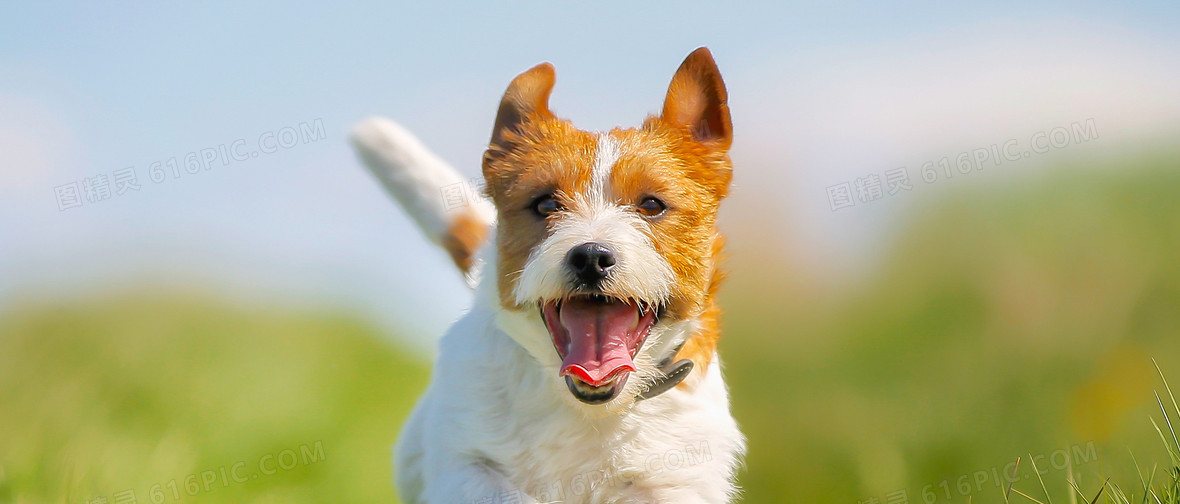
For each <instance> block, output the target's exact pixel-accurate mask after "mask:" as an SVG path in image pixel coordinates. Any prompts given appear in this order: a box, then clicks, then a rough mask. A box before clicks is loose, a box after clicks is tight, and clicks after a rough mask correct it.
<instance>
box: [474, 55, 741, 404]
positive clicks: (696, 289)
mask: <svg viewBox="0 0 1180 504" xmlns="http://www.w3.org/2000/svg"><path fill="white" fill-rule="evenodd" d="M553 83H554V71H553V67H552V65H549V64H548V63H543V64H541V65H537V66H536V67H534V68H532V69H531V70H529V71H527V72H525V73H523V74H521V75H519V76H518V77H516V79H514V80H513V81H512V83H511V84H510V85H509V86H508V90H507V92H506V93H505V94H504V98H503V100H502V102H501V104H500V109H499V113H498V115H497V117H496V124H495V128H494V129H493V133H492V140H491V144H490V146H489V148H488V150H487V152H486V153H485V154H484V159H483V173H484V177H485V179H486V181H487V187H488V193H489V195H490V196H491V198H492V201H493V202H494V204H495V206H496V209H497V213H498V230H497V243H496V248H497V250H496V252H497V254H496V257H497V262H498V264H497V267H496V270H497V271H498V274H499V278H498V279H495V280H496V281H497V282H498V285H497V286H498V292H499V303H500V306H501V308H502V309H503V310H506V311H511V312H515V313H518V314H521V315H524V316H525V317H527V319H528V320H529V321H530V322H529V323H533V324H543V326H544V328H545V331H544V332H541V331H529V332H531V333H534V334H545V333H547V334H548V339H549V340H550V341H548V342H545V345H548V346H549V347H550V348H552V349H553V350H551V352H553V353H551V354H550V355H549V356H550V357H552V362H554V363H556V362H558V361H560V365H559V366H558V367H559V371H558V375H559V377H558V379H564V380H565V381H566V384H567V386H568V387H569V390H570V392H571V393H572V394H573V395H574V397H576V398H578V399H579V400H581V401H582V402H585V403H590V404H598V403H605V402H608V401H610V400H612V399H614V398H615V397H616V396H618V395H619V394H620V393H621V392H622V391H623V389H624V386H625V384H626V383H627V378H628V376H629V375H630V374H631V373H634V372H636V371H639V370H640V369H639V368H640V367H642V366H644V365H647V366H653V365H654V364H652V363H658V362H659V360H660V359H663V358H665V357H668V355H654V354H653V353H654V352H657V351H662V352H671V351H673V350H674V348H675V345H676V344H678V343H680V342H679V341H663V342H661V344H660V345H658V348H655V347H657V345H653V344H650V343H652V342H649V341H647V340H649V339H653V340H654V339H658V338H659V337H660V335H661V334H670V333H672V332H677V333H678V334H680V335H681V336H677V337H681V338H683V336H684V332H685V331H684V330H683V328H685V327H691V326H693V325H694V322H695V321H696V320H697V318H698V317H700V316H701V314H702V312H703V311H704V310H705V309H706V307H707V305H708V304H709V301H710V300H709V296H710V295H711V289H710V283H711V281H712V278H713V274H714V262H715V260H716V257H715V254H716V252H715V250H716V249H717V248H718V247H716V246H715V245H718V244H717V243H716V242H717V241H718V240H719V237H718V234H717V229H716V225H715V223H716V217H717V210H718V206H719V204H720V202H721V200H722V198H724V197H725V195H726V192H727V191H728V187H729V182H730V178H731V174H732V167H731V164H730V161H729V156H728V154H727V152H728V149H729V146H730V142H731V126H730V118H729V108H728V106H727V105H726V92H725V84H724V83H723V82H722V80H721V74H720V73H719V72H718V70H717V66H716V64H715V63H714V62H713V58H712V56H711V55H710V54H709V51H708V50H707V49H705V48H701V49H698V50H696V51H694V52H693V53H692V54H690V55H689V56H688V58H687V59H685V61H684V63H683V64H682V65H681V66H680V68H679V70H677V71H676V74H675V75H674V76H673V78H672V83H671V85H670V86H669V88H668V94H667V97H666V99H665V101H664V106H663V110H662V112H661V113H660V115H658V116H651V117H649V118H647V120H646V121H644V123H643V125H642V126H641V127H639V128H632V129H618V128H616V129H614V130H611V131H609V132H606V133H590V132H586V131H582V130H579V129H577V128H575V127H574V126H573V125H572V124H571V123H570V122H569V121H567V120H564V119H559V118H558V117H556V116H554V115H553V113H551V112H550V110H549V106H548V100H549V94H550V91H551V90H552V89H553ZM671 327H679V328H681V330H679V331H669V328H671ZM514 337H516V336H514ZM522 343H525V344H526V345H525V346H526V347H530V346H531V347H533V348H537V343H538V342H522ZM645 343H648V344H647V345H645ZM637 362H639V363H640V364H637ZM631 390H635V388H634V387H632V389H631Z"/></svg>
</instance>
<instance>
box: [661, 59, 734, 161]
mask: <svg viewBox="0 0 1180 504" xmlns="http://www.w3.org/2000/svg"><path fill="white" fill-rule="evenodd" d="M727 99H728V95H727V94H726V92H725V82H724V81H722V80H721V71H719V70H717V63H715V62H714V61H713V55H712V54H710V53H709V49H707V48H704V47H701V48H699V49H697V50H695V51H693V52H692V54H689V55H688V57H687V58H685V59H684V63H681V64H680V68H679V69H678V70H676V75H674V76H672V83H671V84H670V85H668V96H667V97H666V98H664V111H663V113H661V114H660V119H662V120H664V121H665V122H667V123H669V124H671V125H673V126H676V127H678V128H683V129H686V130H687V131H688V132H689V133H690V134H691V135H692V138H693V139H694V140H696V141H697V142H699V143H701V144H703V145H705V146H708V147H710V148H713V149H716V150H719V151H725V150H728V149H729V145H730V143H731V142H732V141H733V130H732V125H731V124H730V120H729V105H727V104H726V100H727Z"/></svg>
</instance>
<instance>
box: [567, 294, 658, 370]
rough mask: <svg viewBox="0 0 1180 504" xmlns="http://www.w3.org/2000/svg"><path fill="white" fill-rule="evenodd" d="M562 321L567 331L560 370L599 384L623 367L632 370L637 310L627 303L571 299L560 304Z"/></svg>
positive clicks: (637, 324) (633, 367) (637, 320)
mask: <svg viewBox="0 0 1180 504" xmlns="http://www.w3.org/2000/svg"><path fill="white" fill-rule="evenodd" d="M561 325H562V327H565V330H566V331H567V332H568V333H569V340H570V342H569V353H568V354H566V356H565V360H563V361H562V362H561V374H562V375H567V374H568V375H573V376H575V377H577V378H579V379H581V380H582V381H584V382H586V383H589V384H590V385H594V386H599V385H602V384H604V383H606V382H607V381H609V380H610V379H611V378H612V377H614V376H615V375H616V374H617V373H619V372H620V371H622V370H627V371H635V362H634V361H633V360H631V347H633V346H635V345H636V344H637V343H638V341H637V339H638V336H639V335H637V334H635V333H636V332H637V331H636V328H637V327H638V326H639V313H638V312H637V311H636V309H635V306H633V305H631V304H629V303H595V302H592V301H588V300H581V299H571V300H568V301H566V302H565V304H563V305H562V306H561Z"/></svg>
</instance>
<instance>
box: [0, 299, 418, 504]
mask: <svg viewBox="0 0 1180 504" xmlns="http://www.w3.org/2000/svg"><path fill="white" fill-rule="evenodd" d="M0 335H3V336H2V337H0V502H12V503H48V502H70V503H74V502H90V501H91V500H93V499H96V498H100V497H101V498H106V499H107V500H108V501H109V502H112V503H113V502H116V500H115V495H114V494H116V493H118V492H123V491H126V490H132V491H133V492H134V495H135V497H136V499H137V501H138V502H140V503H144V502H156V503H158V502H190V501H191V502H234V503H245V502H393V501H396V499H395V498H394V495H393V486H392V482H391V476H390V475H391V451H390V447H391V445H392V444H393V440H394V438H395V436H396V433H397V429H398V425H399V423H400V422H401V420H402V419H403V418H404V417H405V416H406V414H407V413H408V410H409V408H410V407H411V405H412V400H413V399H414V396H415V395H416V394H417V393H418V391H419V390H421V388H422V387H423V386H424V383H425V379H426V376H427V371H426V366H425V365H424V364H423V363H422V362H419V361H417V360H414V359H408V358H405V357H402V356H400V355H398V354H397V353H396V352H394V351H393V350H391V348H390V346H389V345H388V344H386V342H385V341H383V338H381V337H380V336H379V335H378V334H377V332H376V331H375V330H374V329H373V328H371V327H368V326H366V325H363V324H360V323H358V322H357V321H356V320H355V319H353V318H350V317H347V316H343V315H340V314H334V313H328V312H324V313H316V312H309V311H306V310H298V311H297V310H294V309H292V310H273V309H261V308H258V309H243V308H238V307H234V306H231V305H229V304H227V303H224V302H218V301H215V300H212V299H210V298H208V297H205V296H195V295H188V294H179V293H177V292H172V291H163V292H161V291H151V292H145V293H140V294H128V295H123V296H119V297H115V298H111V299H100V300H89V301H73V302H66V303H55V304H37V305H30V306H24V307H20V308H18V309H16V310H15V311H13V312H11V313H8V314H7V315H6V316H5V317H4V318H3V320H2V321H0ZM288 451H290V454H288V453H287V452H288ZM305 452H306V455H305ZM268 456H269V457H271V458H267V457H268ZM239 462H240V463H241V464H238V463H239ZM280 463H281V464H280ZM235 464H238V465H237V467H236V468H235ZM222 468H225V470H226V471H227V472H226V474H225V477H223V476H222V474H221V471H222ZM267 473H273V474H267ZM210 478H213V481H211V482H207V481H206V480H207V479H210ZM237 480H244V481H240V482H239V481H237ZM227 483H228V485H227ZM178 496H179V499H177V497H178Z"/></svg>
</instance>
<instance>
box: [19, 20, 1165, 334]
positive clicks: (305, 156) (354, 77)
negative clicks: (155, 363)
mask: <svg viewBox="0 0 1180 504" xmlns="http://www.w3.org/2000/svg"><path fill="white" fill-rule="evenodd" d="M1178 27H1180V4H1177V3H1176V2H1153V3H1142V4H1134V5H1102V4H1100V3H1097V2H1085V3H1069V4H1067V3H1045V4H1038V5H1027V4H1026V3H1024V2H1001V3H989V4H987V5H953V6H952V5H949V4H947V3H906V4H894V5H885V4H879V3H875V2H864V3H835V4H831V3H825V4H807V5H801V4H790V3H772V4H767V5H750V4H746V5H742V6H736V5H735V6H728V5H725V4H722V3H718V2H709V3H704V2H688V3H684V2H680V3H671V2H661V3H646V2H645V3H636V5H628V4H623V3H619V4H603V3H601V2H595V3H589V2H582V3H570V2H563V3H520V2H515V3H507V4H502V5H481V4H456V5H441V4H432V3H429V2H420V3H415V4H412V5H399V4H396V3H385V2H382V3H362V4H356V5H350V6H333V7H323V6H313V5H291V4H284V3H278V2H268V3H250V4H247V5H243V4H240V3H231V2H225V3H219V2H207V3H202V4H200V5H196V4H191V5H157V4H140V5H117V6H103V5H99V4H95V3H78V4H62V3H26V4H18V5H10V6H6V7H4V8H3V13H2V15H0V305H3V304H9V303H14V302H19V301H21V300H22V299H25V298H27V297H30V296H41V297H58V296H67V295H73V294H76V293H79V292H94V291H95V290H102V289H110V288H117V287H119V286H122V285H134V284H139V283H143V282H164V283H180V284H190V285H195V286H200V288H203V289H206V290H211V291H215V292H217V293H219V294H223V295H228V296H231V297H238V298H241V299H245V300H257V299H267V298H268V297H275V298H283V299H287V300H291V301H294V302H303V301H306V302H309V303H321V302H331V303H336V304H340V305H343V306H347V307H350V308H354V309H358V310H361V311H364V312H365V313H368V314H371V315H373V316H375V317H377V318H378V319H381V320H382V321H384V322H389V323H395V322H406V323H409V324H411V325H412V326H414V327H417V328H420V329H423V333H424V334H430V333H435V332H437V331H439V330H441V329H442V328H443V327H445V325H446V324H447V322H448V321H449V320H451V319H453V318H454V317H455V316H457V315H458V314H459V313H460V312H461V310H462V309H463V307H464V306H465V305H466V304H467V299H468V297H467V294H466V292H465V289H464V287H463V286H462V283H461V282H460V280H459V278H458V276H457V275H456V274H454V273H453V272H451V271H450V266H449V265H448V264H447V261H446V259H445V257H444V256H443V255H442V254H441V253H439V252H437V251H436V250H434V249H433V248H431V247H430V246H429V245H427V244H426V243H425V240H423V239H422V238H421V237H420V236H418V234H417V231H416V230H414V229H413V228H412V226H411V225H410V223H409V221H408V220H407V219H405V218H404V217H403V216H402V215H401V214H400V211H399V210H398V209H397V208H396V207H394V206H393V204H392V203H391V202H390V201H389V200H388V199H387V198H386V197H385V196H384V194H383V193H382V192H381V191H380V189H379V188H378V187H377V185H376V184H375V182H374V181H373V180H371V179H370V177H369V175H368V174H367V173H366V172H364V171H363V169H362V168H361V167H360V165H359V164H358V163H357V162H356V160H355V158H354V156H353V154H352V153H351V151H350V150H349V148H348V146H347V144H346V142H345V136H346V133H347V131H348V129H349V127H350V126H351V125H352V124H353V123H355V122H356V121H357V120H360V119H361V118H364V117H366V116H369V115H373V114H381V115H386V116H389V117H392V118H394V119H396V120H398V121H399V122H401V123H403V124H404V125H406V126H407V127H409V128H411V129H412V130H413V131H415V132H416V133H417V134H418V135H419V136H420V137H421V138H422V139H423V141H424V142H426V144H427V145H429V146H431V147H432V148H433V149H435V150H436V151H437V152H438V153H439V154H440V155H441V156H442V157H443V158H445V159H447V160H449V161H451V162H452V163H454V164H455V165H456V167H457V168H459V169H460V170H461V171H463V172H464V173H466V174H469V175H470V176H475V175H477V171H478V166H477V163H478V160H479V155H480V152H481V151H482V149H483V147H484V146H485V144H486V141H487V137H488V134H489V131H490V124H491V121H492V118H493V115H494V113H495V106H496V104H497V102H498V100H499V95H500V93H501V92H502V91H503V89H504V86H505V85H506V84H507V82H508V81H509V80H510V79H511V78H512V77H513V76H514V75H516V74H517V73H519V72H520V71H523V70H525V69H527V68H529V67H530V66H532V65H534V64H536V63H538V62H540V61H551V62H553V63H554V64H555V65H556V67H557V74H558V84H557V88H556V90H555V93H554V96H553V103H552V105H553V108H554V109H555V110H556V111H557V112H558V113H559V114H561V115H563V116H566V117H570V118H572V119H573V120H574V121H575V123H577V124H579V125H580V126H582V127H585V128H588V129H604V128H609V127H611V126H614V125H630V124H637V123H638V122H639V121H640V120H641V119H642V118H643V116H644V115H646V114H648V113H650V112H653V111H655V110H657V109H658V108H659V106H660V103H661V100H662V97H663V92H664V90H665V86H666V85H667V82H668V79H669V78H670V77H671V74H672V72H673V71H674V70H675V68H676V66H677V65H678V64H679V63H680V61H681V59H683V57H684V56H685V55H686V54H688V53H689V52H690V51H691V50H692V49H694V48H696V47H698V46H702V45H705V46H708V47H710V48H711V49H712V51H713V53H714V56H715V57H716V59H717V61H718V63H719V65H720V66H721V69H722V72H723V74H724V75H725V77H726V81H727V83H728V85H729V89H730V96H731V105H732V108H733V111H734V124H735V131H736V140H735V146H734V152H733V155H734V159H735V163H736V166H737V170H738V177H737V180H736V184H737V187H736V188H735V195H736V196H737V197H741V195H743V194H747V195H750V196H749V198H748V199H749V200H754V199H758V200H759V201H772V202H774V203H773V206H772V208H770V210H771V211H775V212H777V213H779V214H781V215H782V216H784V219H785V221H786V222H788V223H789V224H788V225H786V226H784V229H782V230H775V232H780V233H782V234H784V235H789V236H796V237H799V238H800V239H799V240H797V241H798V242H799V243H803V244H806V245H800V248H801V250H800V251H798V254H799V255H800V256H802V257H808V256H813V257H823V258H827V260H829V261H831V260H835V261H858V260H859V259H858V257H861V256H863V253H861V252H857V251H861V250H863V249H865V247H864V246H863V245H864V244H865V243H874V242H875V241H879V240H881V239H882V237H883V236H887V234H888V229H889V228H890V225H891V224H890V223H891V222H893V220H894V219H896V216H897V215H901V214H902V212H901V209H903V208H904V207H905V206H906V205H908V204H910V202H911V201H913V200H915V199H917V198H911V199H910V200H906V201H901V200H899V201H898V202H894V201H888V202H883V203H880V204H877V205H875V206H862V207H857V208H854V209H848V210H847V211H841V212H832V211H831V210H830V208H829V207H828V204H829V201H828V200H827V196H826V193H825V188H826V187H828V186H831V185H832V184H837V183H841V182H844V181H847V180H850V179H852V178H855V177H857V176H860V175H863V174H864V173H866V172H872V171H880V170H883V169H888V168H892V167H895V166H900V165H903V164H910V163H914V164H918V163H920V161H922V160H926V159H932V158H937V157H938V156H942V155H946V154H953V153H955V152H959V151H960V150H962V149H968V148H971V147H974V146H979V145H989V144H991V143H993V142H998V141H1003V140H1005V139H1008V138H1021V139H1024V138H1027V137H1028V136H1029V135H1030V134H1032V133H1034V132H1036V131H1041V130H1045V129H1049V128H1052V127H1057V126H1065V125H1069V124H1070V123H1071V122H1074V121H1079V120H1085V119H1087V118H1093V119H1095V121H1096V122H1097V124H1098V128H1099V131H1100V132H1101V137H1102V139H1103V141H1102V142H1101V145H1100V146H1098V147H1095V146H1088V145H1087V146H1077V147H1076V148H1073V147H1071V151H1070V152H1069V153H1066V154H1070V155H1089V153H1090V151H1089V150H1086V149H1103V150H1106V151H1109V150H1111V149H1113V148H1114V147H1113V146H1118V145H1133V144H1134V143H1135V142H1150V141H1158V140H1159V139H1161V138H1165V137H1167V135H1168V134H1174V132H1175V131H1176V126H1177V125H1178V124H1180V92H1178V91H1180V43H1178V42H1180V35H1178V33H1180V30H1177V28H1178ZM315 121H319V123H318V124H322V125H323V131H324V133H325V136H324V137H323V138H321V139H318V140H316V141H311V142H301V143H299V144H297V145H293V146H291V147H290V148H288V149H281V150H279V151H278V152H274V153H260V155H258V156H257V157H252V158H250V159H248V160H245V161H241V162H234V163H231V164H229V165H226V166H220V165H219V166H215V167H212V168H211V169H209V170H201V171H199V172H198V173H196V174H189V173H186V172H181V173H180V176H179V177H176V178H167V179H166V180H165V181H164V182H161V183H153V182H152V181H151V180H149V173H148V168H149V167H150V166H151V165H152V163H154V162H164V161H166V160H167V159H169V158H172V157H177V158H178V159H183V157H184V156H185V155H186V154H188V153H190V152H198V151H200V150H201V149H206V148H212V149H216V148H217V147H218V146H220V145H225V144H231V143H232V142H234V141H235V140H237V139H243V140H245V141H246V142H247V144H248V145H251V146H255V147H256V144H257V140H258V139H259V137H260V136H262V135H264V134H266V133H268V132H269V133H275V132H278V131H280V130H282V129H284V128H298V126H299V125H300V124H302V123H308V124H310V123H313V122H315ZM1161 132H1164V133H1161ZM1173 137H1174V135H1173ZM1168 138H1170V137H1168ZM254 150H256V149H254ZM1062 155H1065V154H1062ZM1049 160H1051V159H1050V158H1045V159H1042V160H1039V161H1038V162H1047V161H1049ZM127 167H134V168H135V170H134V171H135V172H136V173H137V174H138V182H139V184H140V186H141V188H140V189H139V190H137V191H129V192H127V193H125V194H122V195H116V196H112V197H111V198H110V199H106V200H103V201H98V202H94V203H90V202H87V203H86V204H84V205H83V206H82V207H78V208H70V209H67V210H65V211H59V209H58V206H57V202H56V198H55V192H54V191H55V188H56V187H60V186H62V185H67V184H71V183H76V182H80V181H82V180H83V179H85V178H87V177H93V176H95V175H99V174H105V175H106V176H108V177H110V176H111V174H112V172H113V171H115V170H118V169H121V168H127ZM1009 176H1010V175H1003V176H1000V175H997V176H995V177H991V178H984V177H980V178H979V179H978V181H979V182H978V183H989V181H990V180H1002V179H1004V178H1006V177H1009ZM169 177H171V175H169ZM973 183H974V182H973ZM759 198H760V199H759ZM736 205H738V206H739V207H740V205H741V203H740V202H739V203H736ZM832 258H835V259H832Z"/></svg>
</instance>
